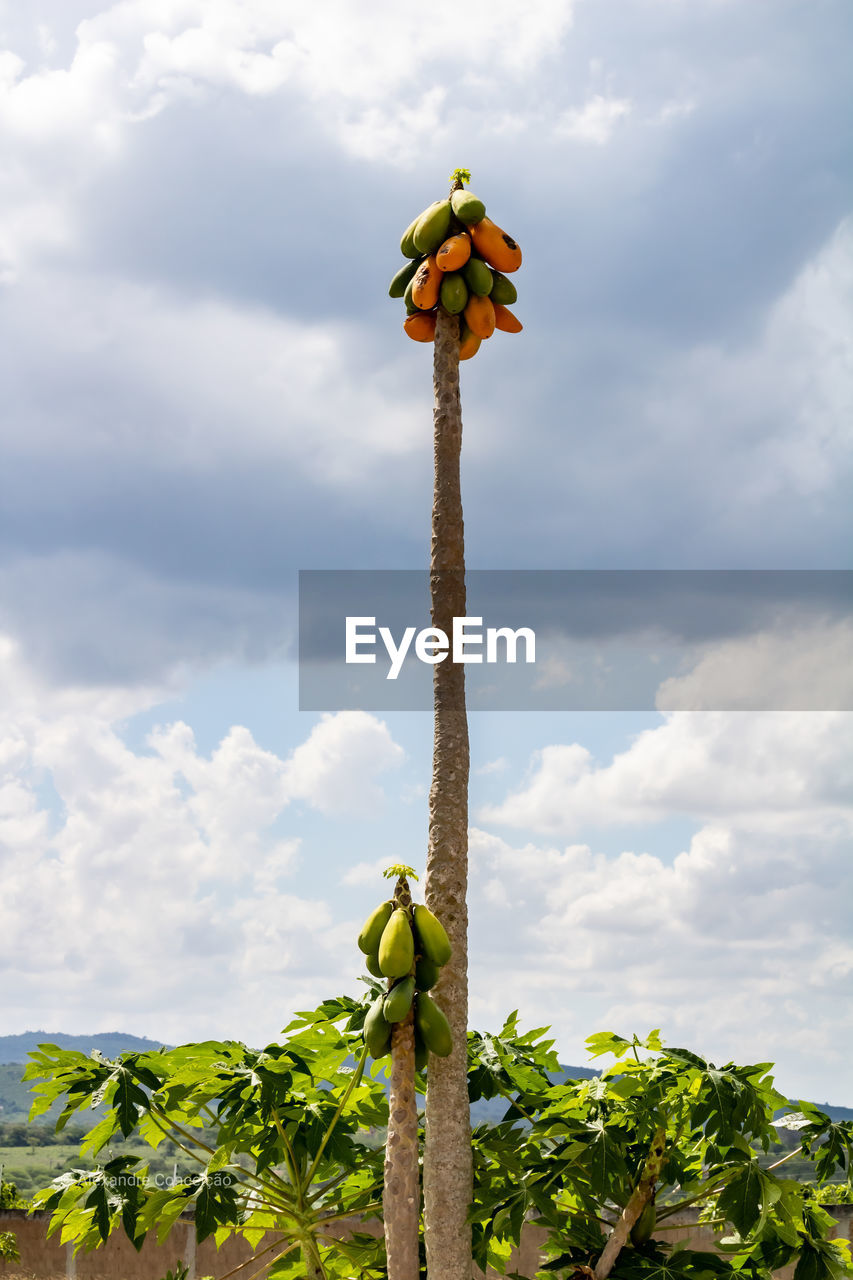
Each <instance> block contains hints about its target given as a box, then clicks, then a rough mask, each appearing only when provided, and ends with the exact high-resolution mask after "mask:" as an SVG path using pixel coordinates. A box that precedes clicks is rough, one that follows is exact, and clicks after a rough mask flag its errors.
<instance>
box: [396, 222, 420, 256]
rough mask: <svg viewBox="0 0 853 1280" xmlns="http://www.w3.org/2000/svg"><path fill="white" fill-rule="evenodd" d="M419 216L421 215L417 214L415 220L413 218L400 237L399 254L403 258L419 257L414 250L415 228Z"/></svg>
mask: <svg viewBox="0 0 853 1280" xmlns="http://www.w3.org/2000/svg"><path fill="white" fill-rule="evenodd" d="M421 216H422V215H421V214H420V213H419V214H418V216H417V218H414V219H413V220H412V221H411V222H410V223H409V225H408V226H407V227H406V230H405V231H404V232H403V234H402V236H401V237H400V252H401V253H402V255H403V257H404V258H419V257H420V256H421V255H420V254H419V253H418V251H417V249H416V248H415V228H416V227H417V225H418V222H419V221H420V219H421Z"/></svg>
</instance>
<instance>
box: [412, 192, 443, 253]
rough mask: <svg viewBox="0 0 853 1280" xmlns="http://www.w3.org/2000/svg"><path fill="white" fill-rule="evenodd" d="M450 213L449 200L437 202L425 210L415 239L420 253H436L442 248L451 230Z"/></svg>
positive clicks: (416, 229) (419, 221) (416, 228)
mask: <svg viewBox="0 0 853 1280" xmlns="http://www.w3.org/2000/svg"><path fill="white" fill-rule="evenodd" d="M450 212H451V211H450V201H449V200H436V202H435V204H432V205H430V207H429V208H428V209H424V211H423V213H422V214H421V216H420V218H419V219H418V225H417V226H416V227H415V234H414V237H413V238H414V242H415V248H416V249H417V251H418V253H435V251H436V249H438V248H440V247H441V245H442V244H443V243H444V241H445V240H446V239H447V233H448V231H449V230H450Z"/></svg>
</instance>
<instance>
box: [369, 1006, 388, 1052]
mask: <svg viewBox="0 0 853 1280" xmlns="http://www.w3.org/2000/svg"><path fill="white" fill-rule="evenodd" d="M384 1003H385V997H384V996H379V997H378V998H377V999H376V1000H374V1001H373V1004H372V1005H371V1006H370V1009H369V1010H368V1013H367V1017H366V1018H365V1019H364V1043H365V1044H366V1045H367V1052H368V1053H369V1054H370V1056H371V1058H384V1057H385V1054H386V1053H387V1052H388V1051H389V1049H390V1048H391V1027H390V1025H389V1024H388V1022H387V1021H386V1019H385V1015H384V1014H383V1012H382V1006H383V1004H384Z"/></svg>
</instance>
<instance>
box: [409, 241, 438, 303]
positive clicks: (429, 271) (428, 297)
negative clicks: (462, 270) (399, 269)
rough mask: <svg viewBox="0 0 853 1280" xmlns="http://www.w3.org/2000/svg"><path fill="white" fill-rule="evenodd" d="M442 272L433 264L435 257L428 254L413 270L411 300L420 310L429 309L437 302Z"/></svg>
mask: <svg viewBox="0 0 853 1280" xmlns="http://www.w3.org/2000/svg"><path fill="white" fill-rule="evenodd" d="M443 279H444V272H443V271H439V269H438V267H437V266H436V265H435V257H434V256H433V255H430V256H429V257H428V258H426V259H424V261H423V262H422V263H421V265H420V266H419V267H418V269H417V271H416V272H415V276H414V279H413V280H412V302H414V304H415V306H416V307H420V309H421V311H429V310H430V309H431V308H432V307H434V306H436V305H437V303H438V294H439V290H440V289H441V282H442V280H443Z"/></svg>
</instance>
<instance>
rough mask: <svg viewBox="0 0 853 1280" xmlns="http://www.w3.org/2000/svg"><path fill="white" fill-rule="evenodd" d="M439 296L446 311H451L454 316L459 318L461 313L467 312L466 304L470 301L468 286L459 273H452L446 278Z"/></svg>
mask: <svg viewBox="0 0 853 1280" xmlns="http://www.w3.org/2000/svg"><path fill="white" fill-rule="evenodd" d="M438 296H439V298H440V299H441V305H442V306H443V307H444V309H445V311H449V312H450V314H451V315H452V316H458V315H459V313H460V312H461V311H464V310H465V303H466V302H467V301H468V286H467V285H466V284H465V281H464V280H463V279H462V277H461V275H460V274H459V272H458V271H451V272H450V273H449V274H448V275H446V276H445V277H444V279H443V280H442V282H441V289H440V290H439V294H438Z"/></svg>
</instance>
